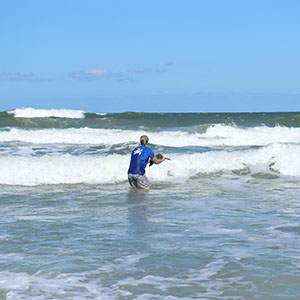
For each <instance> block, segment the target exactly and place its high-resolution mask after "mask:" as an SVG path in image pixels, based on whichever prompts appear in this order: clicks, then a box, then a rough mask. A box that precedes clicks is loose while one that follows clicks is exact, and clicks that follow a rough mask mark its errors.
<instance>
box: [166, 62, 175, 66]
mask: <svg viewBox="0 0 300 300" xmlns="http://www.w3.org/2000/svg"><path fill="white" fill-rule="evenodd" d="M173 65H174V62H173V61H168V62H165V63H164V66H165V67H171V66H173Z"/></svg>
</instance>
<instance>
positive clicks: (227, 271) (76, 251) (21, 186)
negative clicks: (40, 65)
mask: <svg viewBox="0 0 300 300" xmlns="http://www.w3.org/2000/svg"><path fill="white" fill-rule="evenodd" d="M25 112H26V111H25ZM26 113H27V112H26ZM30 113H31V111H30ZM35 113H39V112H38V111H35ZM43 113H45V112H43ZM51 113H52V112H51ZM64 113H69V112H64ZM2 114H4V115H5V117H4V119H5V118H8V119H9V122H11V123H12V122H15V123H14V126H13V127H10V126H9V125H8V124H7V122H8V121H7V120H6V121H4V120H2V122H4V123H5V122H6V123H5V124H4V125H3V128H2V129H1V128H0V139H1V137H2V138H3V137H5V138H6V137H11V136H10V135H7V134H6V132H7V131H8V132H12V133H14V132H15V133H16V132H17V134H16V135H14V137H16V138H17V140H14V139H13V138H11V139H10V140H6V141H2V142H1V145H0V151H1V152H0V163H1V170H0V214H1V219H0V299H68V300H69V299H143V300H146V299H169V300H170V299H171V300H173V299H227V300H228V299H230V300H233V299H234V300H240V299H247V300H248V299H261V300H265V299H278V300H279V299H282V300H283V299H284V300H285V299H300V290H299V282H300V273H299V268H300V250H299V249H300V240H299V234H300V222H299V215H300V204H299V203H300V193H299V174H300V173H299V171H298V170H299V168H298V166H299V164H300V159H299V147H300V145H299V142H298V140H297V138H298V137H297V134H298V129H299V128H298V127H284V126H282V125H281V126H280V127H276V126H275V127H268V128H267V129H266V128H265V127H264V126H263V125H261V124H260V122H261V120H263V119H264V115H263V114H260V115H254V116H251V115H248V114H246V115H243V114H238V115H239V116H236V115H234V116H231V118H233V119H234V118H235V119H236V120H246V121H247V126H248V127H247V128H246V127H243V126H241V125H238V126H237V125H226V124H225V125H224V124H223V123H222V124H219V123H218V124H215V125H218V126H217V127H216V126H214V127H210V125H207V126H206V125H205V124H208V123H209V122H208V121H209V120H210V121H211V122H216V120H217V121H218V122H219V121H220V120H221V121H222V120H223V121H224V120H225V119H227V118H228V116H227V114H226V115H222V114H221V115H210V116H207V115H205V116H200V117H201V118H204V119H205V120H206V123H205V124H204V123H201V122H198V123H199V124H198V125H199V126H202V127H203V126H204V125H205V126H206V127H205V126H204V127H205V128H206V129H205V130H204V131H203V128H202V127H201V128H202V129H201V130H202V131H203V132H202V133H200V132H194V133H193V130H192V129H191V127H192V126H196V125H197V124H194V123H197V120H198V119H199V116H198V115H196V116H192V117H193V118H192V120H193V122H194V123H193V124H190V123H191V122H192V121H191V120H190V117H191V116H186V118H187V119H184V120H181V122H182V124H185V126H187V127H186V128H184V129H180V137H181V138H180V139H179V138H178V141H177V143H181V146H174V145H173V144H172V143H174V141H173V140H172V139H170V140H168V139H165V140H164V142H162V143H154V142H153V144H151V147H152V148H153V149H154V150H155V152H162V153H168V155H169V156H170V157H171V161H167V162H164V163H163V164H162V165H159V166H153V167H151V168H147V169H148V170H147V175H148V176H149V179H150V181H151V182H152V188H151V190H150V191H149V192H146V191H133V190H131V189H130V188H129V185H128V183H127V181H126V171H127V167H128V162H129V156H130V151H131V148H132V147H134V145H135V142H134V140H131V138H132V137H133V136H134V129H133V128H132V130H131V131H130V134H131V135H126V134H124V131H123V135H124V142H123V143H119V144H114V143H113V144H111V141H112V140H113V133H112V132H110V131H109V132H106V133H107V134H111V136H108V139H106V140H103V143H102V144H99V145H98V144H97V143H95V145H94V144H90V142H89V141H90V140H89V139H86V134H87V135H88V134H89V132H90V129H91V128H88V130H87V129H81V133H78V132H77V133H76V135H75V140H73V142H74V143H70V141H71V142H72V138H73V137H74V136H73V133H74V131H73V129H75V127H76V124H77V125H78V124H79V123H80V122H81V124H85V125H87V123H84V122H92V120H93V118H92V117H93V115H89V116H88V117H86V118H87V119H88V120H85V119H84V115H82V114H80V115H79V116H80V119H77V120H76V119H75V120H73V119H71V116H74V115H75V116H76V114H73V113H72V114H71V116H70V119H68V118H67V119H63V120H60V119H55V118H48V117H47V118H46V119H41V120H39V121H38V122H41V123H43V122H45V123H47V122H48V123H47V124H52V125H51V126H54V125H53V124H54V123H55V122H56V123H58V124H60V125H59V126H62V124H68V126H70V125H72V128H73V129H72V128H71V127H70V128H71V129H70V130H71V131H70V130H69V129H68V128H69V127H68V128H65V129H63V130H62V131H61V132H59V131H57V130H58V128H57V127H53V129H51V130H52V135H53V136H52V139H53V140H52V141H54V143H50V142H49V141H48V142H49V143H48V144H44V136H42V135H43V134H45V135H47V134H50V133H49V132H48V131H44V129H43V128H42V127H40V128H39V129H38V130H40V132H39V134H40V136H39V135H38V133H37V132H34V133H35V135H34V139H35V140H31V141H29V140H27V141H20V139H21V137H22V138H24V136H22V134H20V135H19V133H20V132H22V131H28V135H27V136H28V137H30V136H31V134H32V133H33V130H36V129H32V128H29V127H26V126H25V127H24V122H25V120H23V119H18V118H15V119H16V120H12V118H13V117H12V116H11V114H10V115H9V117H8V116H7V115H6V114H5V113H2ZM149 115H150V116H149ZM149 115H146V119H147V120H148V124H150V125H149V126H152V128H154V127H153V126H154V125H155V122H157V123H156V124H157V130H158V126H159V125H160V126H162V125H163V126H165V127H167V122H169V127H168V128H167V130H168V131H170V132H171V136H172V134H175V133H174V132H177V133H176V134H178V128H174V127H172V126H173V125H174V122H175V121H174V118H173V117H174V116H173V115H172V114H168V115H165V116H164V115H163V116H161V115H159V116H158V115H153V114H152V115H151V114H149ZM292 116H293V118H295V115H292ZM104 117H107V116H106V115H102V116H99V118H104ZM109 117H110V118H112V119H113V118H115V119H117V121H115V122H116V123H113V125H112V126H111V128H115V127H117V124H125V123H126V122H125V121H126V120H128V122H129V123H130V124H132V123H134V122H139V121H140V119H139V115H133V116H132V115H131V114H128V115H126V114H125V115H122V114H121V116H120V115H117V116H114V115H113V116H109ZM163 117H165V119H164V118H163ZM275 117H276V118H277V119H280V118H281V119H283V120H284V121H285V122H287V123H288V122H289V121H288V120H289V118H290V122H292V121H293V120H292V119H291V116H290V114H281V115H280V116H278V115H276V116H273V117H272V118H275ZM95 118H98V117H95ZM126 118H127V119H126ZM222 118H223V119H222ZM251 118H252V119H251ZM268 118H269V119H266V118H265V120H266V121H268V122H269V123H270V122H271V121H270V120H271V119H270V116H269V115H268ZM0 119H1V115H0ZM162 119H164V120H165V123H163V124H160V122H161V120H162ZM20 120H21V121H22V122H23V123H22V124H23V125H22V126H21V127H18V126H17V125H18V124H19V122H21V121H20ZM26 120H27V123H30V122H32V123H34V122H35V119H33V118H27V119H26ZM29 121H30V122H29ZM46 121H47V122H46ZM246 121H244V122H246ZM93 122H94V123H93V124H94V125H95V122H96V121H95V120H93ZM112 122H113V121H112ZM122 122H124V123H122ZM178 122H179V121H178ZM240 122H242V121H240ZM43 124H44V123H43ZM99 126H100V125H99ZM106 126H108V125H107V124H106ZM122 126H123V125H122ZM122 126H119V127H122ZM124 126H125V125H124ZM77 127H78V126H77ZM14 130H15V131H14ZM46 130H48V129H46ZM119 130H120V132H122V130H128V128H126V129H122V128H119ZM210 130H212V131H214V132H215V134H214V135H211V136H210V137H209V138H207V136H206V137H204V136H203V135H208V134H209V132H210ZM70 132H71V133H72V134H71V135H69V133H70ZM126 132H127V133H128V131H126ZM216 132H217V134H216ZM266 132H267V133H268V134H270V135H271V136H270V135H268V136H267V138H268V143H263V141H265V139H264V137H265V134H266ZM98 133H99V132H98ZM94 134H95V132H94V131H92V135H93V136H96V135H94ZM135 134H136V135H139V132H137V133H135ZM199 134H200V136H199ZM255 135H257V136H256V138H255V139H253V138H252V139H250V137H253V136H255ZM65 137H68V138H69V140H68V141H67V142H64V138H65ZM165 137H167V135H165ZM173 137H174V136H173ZM31 138H32V136H31ZM78 138H79V140H80V141H81V142H82V143H80V144H77V143H76V141H77V139H78ZM106 138H107V137H106ZM137 138H138V137H137ZM153 138H154V140H155V139H157V140H158V141H160V140H159V133H157V135H156V136H155V134H154V136H153ZM150 139H151V136H150ZM86 141H87V142H86ZM107 141H108V142H107ZM189 141H192V142H195V143H194V144H191V145H189V144H188V143H189ZM233 141H239V142H234V143H233ZM245 141H247V142H245ZM291 141H292V142H291ZM196 142H197V143H196ZM203 144H204V145H203ZM208 144H209V146H207V145H208ZM205 145H206V146H205Z"/></svg>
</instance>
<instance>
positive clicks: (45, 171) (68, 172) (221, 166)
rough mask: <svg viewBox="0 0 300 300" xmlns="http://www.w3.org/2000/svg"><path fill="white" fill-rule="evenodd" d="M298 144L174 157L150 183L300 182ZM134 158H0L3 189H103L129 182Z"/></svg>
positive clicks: (150, 172) (150, 171) (153, 170)
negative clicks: (245, 174)
mask: <svg viewBox="0 0 300 300" xmlns="http://www.w3.org/2000/svg"><path fill="white" fill-rule="evenodd" d="M299 151H300V145H284V144H273V145H270V146H266V147H263V148H261V149H252V150H240V151H232V152H229V151H211V152H205V153H194V154H172V155H169V156H170V157H171V159H172V160H171V161H166V162H164V163H163V164H161V165H159V166H156V165H154V166H152V167H150V168H149V167H148V168H147V176H148V177H149V179H150V180H151V181H174V180H176V179H188V178H190V177H191V176H195V175H198V174H212V173H217V172H231V171H233V170H244V169H245V168H246V169H249V170H250V172H252V173H256V172H272V171H270V169H269V167H270V165H271V168H272V170H274V171H273V172H279V173H281V174H283V175H288V176H297V177H300V157H299V155H298V154H299ZM129 160H130V155H129V154H128V155H117V154H114V155H109V156H88V155H85V156H84V155H83V156H71V155H62V156H48V155H45V156H42V157H30V156H14V155H8V154H3V155H0V165H1V169H0V184H9V185H29V186H32V185H40V184H76V183H87V184H104V183H117V182H120V181H125V180H126V179H127V169H128V165H129Z"/></svg>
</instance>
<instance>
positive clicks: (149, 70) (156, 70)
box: [128, 67, 166, 74]
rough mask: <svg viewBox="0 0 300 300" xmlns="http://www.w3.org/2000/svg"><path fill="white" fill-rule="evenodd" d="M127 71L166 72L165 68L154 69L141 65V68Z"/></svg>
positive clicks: (141, 72)
mask: <svg viewBox="0 0 300 300" xmlns="http://www.w3.org/2000/svg"><path fill="white" fill-rule="evenodd" d="M128 72H130V73H137V74H143V73H164V72H166V70H164V69H154V68H148V67H143V68H135V69H130V70H129V71H128Z"/></svg>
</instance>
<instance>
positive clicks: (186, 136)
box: [0, 125, 300, 147]
mask: <svg viewBox="0 0 300 300" xmlns="http://www.w3.org/2000/svg"><path fill="white" fill-rule="evenodd" d="M146 133H147V135H148V136H149V138H150V143H151V144H156V145H162V146H171V147H185V146H212V147H214V146H251V145H268V144H272V143H300V128H288V127H280V126H278V127H273V128H270V127H265V126H260V127H254V128H238V127H235V126H226V125H213V126H211V127H209V128H208V129H207V131H206V132H204V133H198V132H194V133H190V132H185V131H160V132H149V131H148V132H146ZM143 134H145V132H144V131H142V130H137V131H134V130H121V129H94V128H68V129H42V130H24V129H17V128H11V129H9V130H5V131H0V142H25V143H33V144H95V145H97V144H107V145H112V144H119V143H127V142H135V143H136V142H138V140H139V137H140V136H141V135H143Z"/></svg>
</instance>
